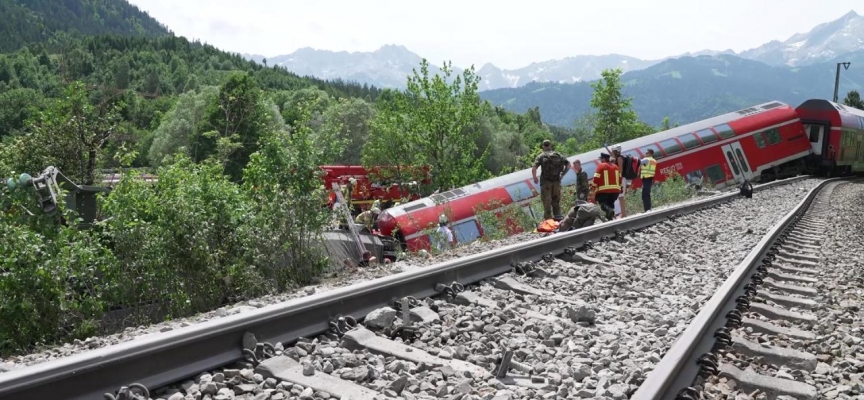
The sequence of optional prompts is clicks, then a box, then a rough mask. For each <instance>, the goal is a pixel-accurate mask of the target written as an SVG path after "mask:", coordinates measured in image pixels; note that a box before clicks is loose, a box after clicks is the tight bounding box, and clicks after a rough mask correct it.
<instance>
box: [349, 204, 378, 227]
mask: <svg viewBox="0 0 864 400" xmlns="http://www.w3.org/2000/svg"><path fill="white" fill-rule="evenodd" d="M378 214H381V209H379V208H377V207H373V208H371V209H369V210H366V211H363V212H362V213H360V214H359V215H357V218H354V222H355V223H356V224H359V225H363V229H362V231H363V232H365V233H372V227H373V226H374V225H375V221H377V220H378Z"/></svg>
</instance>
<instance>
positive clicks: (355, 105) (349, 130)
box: [315, 99, 375, 165]
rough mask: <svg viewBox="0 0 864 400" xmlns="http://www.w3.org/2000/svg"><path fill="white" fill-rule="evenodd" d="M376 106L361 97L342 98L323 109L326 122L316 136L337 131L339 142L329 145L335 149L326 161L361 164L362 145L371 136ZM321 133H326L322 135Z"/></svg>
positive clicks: (319, 140)
mask: <svg viewBox="0 0 864 400" xmlns="http://www.w3.org/2000/svg"><path fill="white" fill-rule="evenodd" d="M374 117H375V109H374V108H373V107H372V105H371V104H369V103H368V102H366V101H365V100H362V99H342V100H339V101H338V102H333V103H331V104H330V107H328V108H327V110H326V111H324V114H323V118H322V119H323V124H321V126H320V127H319V128H318V129H319V131H318V132H316V135H315V138H316V140H315V141H316V142H321V141H322V139H324V138H326V137H327V135H328V134H334V135H335V138H336V140H338V142H336V143H333V146H329V148H330V149H331V150H332V151H333V152H334V153H335V154H334V155H333V157H328V159H327V160H326V162H328V163H335V164H340V165H360V163H361V153H360V151H359V150H360V149H362V148H363V146H364V145H365V144H366V141H367V140H369V131H370V129H371V122H372V119H373V118H374ZM321 133H324V134H323V135H322V134H321Z"/></svg>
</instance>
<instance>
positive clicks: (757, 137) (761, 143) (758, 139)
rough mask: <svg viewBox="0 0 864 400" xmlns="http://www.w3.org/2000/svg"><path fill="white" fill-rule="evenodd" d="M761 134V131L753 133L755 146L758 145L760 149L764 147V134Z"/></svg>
mask: <svg viewBox="0 0 864 400" xmlns="http://www.w3.org/2000/svg"><path fill="white" fill-rule="evenodd" d="M762 135H763V133H762V132H756V134H755V135H753V140H755V141H756V147H758V148H760V149H764V148H765V136H762Z"/></svg>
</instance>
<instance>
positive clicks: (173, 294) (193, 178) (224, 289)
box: [102, 156, 264, 323]
mask: <svg viewBox="0 0 864 400" xmlns="http://www.w3.org/2000/svg"><path fill="white" fill-rule="evenodd" d="M222 171H223V170H222V167H221V166H219V165H216V164H214V163H203V164H195V163H193V162H191V160H189V159H188V158H186V157H182V156H181V157H180V158H179V159H178V161H177V162H176V163H175V164H172V165H170V166H166V167H164V168H160V169H159V170H158V172H157V173H158V176H159V180H158V182H157V183H156V184H155V185H153V184H148V183H145V182H143V181H140V180H136V179H135V177H134V176H133V175H131V174H130V175H127V176H124V179H123V180H122V181H121V182H120V183H119V184H118V185H117V187H116V188H115V189H114V190H113V191H112V192H111V194H110V195H109V196H108V197H107V199H106V200H105V201H104V203H103V204H102V210H103V212H104V213H105V214H106V216H107V217H108V220H107V221H106V222H105V225H106V227H105V228H106V229H105V230H106V234H107V235H108V237H109V238H110V240H111V242H112V244H113V250H114V254H115V255H116V257H117V261H118V262H117V265H116V276H117V277H118V279H119V280H120V281H121V282H126V283H128V284H125V285H122V287H121V288H120V292H119V293H118V298H117V301H118V302H120V303H121V304H123V305H125V306H132V307H136V306H141V305H144V304H149V305H150V307H149V308H147V310H146V311H144V310H145V308H140V310H141V311H142V313H136V314H135V315H133V317H135V319H138V320H140V321H136V323H143V322H150V321H153V320H155V319H157V318H161V317H163V316H179V315H187V314H189V313H193V312H199V311H205V310H210V309H212V308H214V307H218V306H220V305H222V304H224V303H226V302H228V301H232V300H236V299H238V298H244V297H248V296H250V295H254V294H259V293H262V292H263V291H264V288H263V287H262V283H261V281H260V279H257V277H256V275H255V271H254V268H251V266H250V265H249V263H248V260H247V258H246V252H245V250H244V244H245V242H246V241H245V240H244V238H243V236H242V232H243V229H242V228H243V224H244V223H246V222H247V221H249V220H250V219H252V217H253V216H252V214H251V212H252V210H251V208H250V203H249V201H248V199H247V197H246V196H245V194H244V193H243V192H242V191H241V190H240V187H239V186H238V185H236V184H233V183H231V182H230V181H229V179H228V178H227V177H226V176H225V175H224V174H223V173H222Z"/></svg>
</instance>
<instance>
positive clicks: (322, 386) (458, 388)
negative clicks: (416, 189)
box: [0, 178, 824, 400]
mask: <svg viewBox="0 0 864 400" xmlns="http://www.w3.org/2000/svg"><path fill="white" fill-rule="evenodd" d="M800 180H801V178H794V179H791V180H786V181H779V182H773V183H771V184H766V185H762V186H760V187H757V190H758V193H767V192H768V191H767V190H768V189H776V190H782V189H784V186H783V185H786V184H789V183H796V182H799V181H800ZM804 182H811V181H804ZM821 185H824V184H820V186H821ZM811 186H812V185H811ZM790 189H791V188H790ZM796 190H798V189H797V188H796ZM798 191H799V192H800V190H798ZM791 193H792V191H788V193H785V194H784V195H783V196H778V198H779V199H780V200H782V199H783V198H784V197H785V198H787V200H788V197H789V195H790V194H791ZM758 196H759V195H758V194H757V196H756V197H757V198H758ZM736 197H737V194H730V195H723V196H715V197H712V198H708V199H706V200H703V201H700V202H696V203H690V204H685V205H683V206H680V207H675V208H670V209H667V210H662V211H657V212H652V213H648V214H644V215H640V216H635V217H631V218H628V219H625V220H622V221H618V222H614V223H607V224H601V225H598V226H593V227H590V228H587V229H583V230H579V231H576V232H569V233H563V234H557V235H553V236H551V237H548V238H544V239H538V240H533V241H530V242H527V243H523V244H519V245H513V246H508V247H505V248H502V249H498V250H496V251H493V252H487V253H483V254H478V255H475V256H471V257H466V258H464V259H461V260H456V261H452V262H447V263H443V264H440V265H436V266H433V267H428V268H425V269H422V270H418V271H412V272H409V273H404V274H400V275H395V276H390V277H385V278H381V279H378V280H375V281H371V282H365V283H361V284H359V285H356V286H352V287H349V288H344V289H339V290H334V291H332V292H326V293H322V294H319V295H313V296H310V297H306V298H303V299H299V300H296V301H291V302H287V303H283V304H276V305H272V306H269V307H265V308H263V309H260V310H257V311H254V312H251V313H248V314H242V315H235V316H230V317H226V318H223V319H220V320H215V321H210V322H207V323H203V324H199V325H195V326H191V327H188V328H186V329H181V330H177V331H173V332H168V333H165V334H164V335H159V336H154V337H150V338H143V339H140V340H137V341H134V342H127V343H122V344H119V345H114V346H111V347H107V348H103V349H97V350H94V351H92V352H88V353H83V354H78V355H74V356H71V357H67V358H64V359H60V360H55V361H51V362H47V363H43V364H38V365H34V366H31V367H27V368H22V369H18V370H13V371H10V372H7V373H4V374H0V399H6V398H10V399H11V398H39V399H41V398H46V399H47V398H68V399H84V398H90V399H93V398H101V397H102V394H103V393H106V392H109V393H117V392H116V391H117V389H118V388H120V387H121V386H124V385H129V387H133V385H132V384H133V383H138V384H140V386H141V387H149V388H159V387H164V386H165V385H168V384H171V383H174V382H181V383H180V384H179V385H180V386H179V387H175V388H172V389H169V390H168V391H165V392H164V393H162V394H160V396H162V397H161V398H165V399H171V400H179V399H183V398H196V399H200V398H207V397H209V398H212V399H214V400H215V399H231V398H250V399H253V398H254V399H259V398H260V399H267V398H272V399H275V400H279V399H287V398H301V399H312V398H331V397H337V398H351V399H367V398H368V399H372V398H395V397H399V396H401V397H402V398H406V399H409V398H441V397H443V398H454V399H456V398H458V399H469V398H477V399H479V398H496V399H499V398H500V399H504V398H532V396H535V395H537V394H538V393H541V394H542V398H558V397H562V398H569V397H573V396H576V397H585V396H586V395H588V394H589V393H588V390H589V389H593V390H592V391H591V392H590V393H591V396H589V397H593V396H594V395H595V394H597V393H598V391H599V393H600V394H601V395H609V397H613V398H625V397H626V396H628V395H629V394H630V393H632V390H633V389H634V388H635V386H636V384H637V383H642V381H644V380H645V377H644V375H641V374H638V373H634V374H630V375H628V376H623V377H619V376H616V374H620V371H618V372H616V371H614V368H607V367H610V365H612V364H613V363H614V362H616V361H615V360H623V359H626V357H627V354H626V350H622V349H624V348H626V346H614V345H610V346H606V345H607V344H609V342H610V341H611V340H612V339H613V338H610V337H609V335H611V334H610V333H608V332H606V331H604V330H603V329H599V328H598V325H597V324H596V321H595V320H596V319H597V318H598V317H600V318H610V316H612V315H613V314H621V315H624V316H625V317H626V318H621V319H619V320H616V321H615V323H614V326H620V325H621V324H625V325H626V324H627V323H632V322H634V321H636V323H637V324H638V321H640V320H641V319H640V318H639V317H638V316H637V315H639V314H643V313H645V309H644V307H643V308H640V307H634V306H632V304H630V305H627V304H621V303H620V302H619V303H617V304H616V303H615V302H610V301H608V292H609V291H610V290H614V287H612V286H614V285H615V284H616V281H609V282H606V283H608V284H609V285H612V286H609V287H601V288H600V289H599V290H596V292H597V293H590V295H585V293H582V295H585V296H583V297H582V298H580V297H579V296H580V293H579V292H580V291H579V290H577V289H578V287H579V286H580V285H582V286H584V285H586V284H587V283H588V282H589V281H591V280H592V279H596V277H595V278H592V277H591V276H590V274H589V275H582V276H580V275H578V274H577V275H572V272H573V271H572V270H573V268H568V265H567V263H568V262H583V263H587V264H589V265H591V266H594V267H595V268H598V269H602V268H614V267H615V266H614V265H613V264H611V263H609V262H608V258H609V257H608V255H604V254H594V256H596V257H589V256H586V255H585V254H583V253H582V252H580V251H585V253H587V254H589V255H590V254H591V253H592V251H593V250H591V247H592V244H591V241H592V240H593V241H597V240H601V238H606V239H612V240H618V241H623V242H626V241H628V240H630V239H629V238H630V237H635V238H637V239H638V238H639V236H640V235H647V234H657V233H660V234H661V235H662V234H663V228H662V226H663V224H674V220H675V219H676V218H686V217H685V215H687V214H689V213H693V212H696V211H699V210H705V209H709V208H718V207H725V206H724V204H725V203H727V202H729V201H731V200H733V199H735V198H736ZM808 198H809V195H808ZM709 212H710V211H709ZM669 221H672V222H669ZM718 222H720V221H718ZM744 222H745V225H746V221H744ZM772 222H773V221H772ZM658 223H659V225H658V226H659V227H655V228H651V229H660V231H654V232H649V233H645V232H634V231H635V230H638V229H642V228H646V227H650V226H652V225H655V224H658ZM666 231H667V232H668V228H667V229H666ZM627 233H631V235H627ZM708 236H712V235H711V234H709V235H708ZM713 236H714V237H715V238H716V236H717V235H716V234H714V235H713ZM706 240H708V241H712V239H710V238H708V239H706ZM598 247H600V245H598ZM656 255H657V254H653V255H651V256H652V257H653V256H656ZM659 255H660V256H662V255H663V254H659ZM667 255H668V254H667ZM679 261H681V260H679ZM687 261H688V260H684V261H683V262H687ZM689 261H692V260H689ZM538 266H539V268H538ZM511 270H515V272H516V273H515V274H510V275H506V276H503V277H499V276H500V275H502V274H507V273H508V272H511ZM736 272H737V270H736ZM639 273H640V271H636V270H634V271H630V272H629V274H630V275H631V276H638V275H639ZM493 277H497V278H495V279H491V280H490V278H493ZM478 282H481V284H480V285H479V286H477V287H475V288H473V289H472V290H468V291H466V290H465V285H471V284H476V283H478ZM561 282H565V283H568V282H569V283H568V284H561ZM606 283H604V284H606ZM607 286H608V285H607ZM595 289H596V288H595ZM604 290H605V292H604ZM604 295H606V296H607V298H606V299H605V300H607V301H602V299H599V298H601V297H602V296H604ZM433 296H434V297H436V299H435V300H432V299H430V298H431V297H433ZM418 299H423V300H418ZM394 300H395V301H394ZM712 301H713V299H712ZM630 303H632V301H631V302H630ZM628 304H629V303H628ZM711 304H712V303H711V302H709V303H708V305H711ZM696 307H697V309H698V304H697V305H696ZM491 310H496V312H495V313H493V314H495V315H491V314H490V313H492V311H491ZM370 313H371V314H370ZM703 313H704V311H703ZM367 314H370V315H368V316H367ZM700 315H702V314H701V313H700ZM342 316H345V317H342ZM350 316H356V317H360V316H366V321H365V322H366V324H367V325H369V326H370V328H371V329H367V328H365V327H362V326H357V323H356V320H355V319H354V318H352V317H350ZM328 317H329V320H328ZM642 319H644V315H643V318H642ZM697 320H698V316H697ZM490 321H491V322H490ZM628 321H629V322H628ZM660 321H661V325H663V326H665V328H664V327H660V328H656V329H655V330H654V331H653V332H651V333H652V334H653V335H654V336H655V337H664V336H665V337H667V339H666V341H667V342H671V339H674V335H675V333H677V332H680V330H683V327H684V325H681V324H677V325H676V324H674V323H672V324H670V323H668V322H667V321H666V320H663V318H660ZM606 322H607V323H606V324H605V325H606V326H613V324H611V323H608V322H609V321H608V320H607V321H606ZM376 328H377V329H376ZM517 328H518V329H517ZM604 329H606V328H604ZM664 329H665V331H664ZM577 331H578V333H579V336H578V337H581V338H582V339H583V340H584V341H574V340H573V338H575V337H577V336H576V333H577ZM322 333H323V334H322ZM511 334H512V335H511ZM685 334H686V332H685ZM511 336H512V337H511ZM306 338H315V339H306ZM484 338H485V339H484ZM298 339H299V340H298ZM662 341H663V340H659V341H658V342H662ZM269 343H273V344H274V345H270V344H269ZM406 343H410V345H409V344H406ZM526 343H527V344H529V345H530V346H527V347H526ZM598 343H600V344H602V346H600V345H597V344H598ZM285 344H293V346H292V347H288V348H284V347H283V346H284V345H285ZM668 345H671V343H668V344H666V345H665V346H666V348H668ZM598 346H599V347H602V349H601V350H600V351H599V353H597V352H594V351H593V350H592V349H593V348H594V347H598ZM643 346H644V345H643ZM649 347H650V346H649ZM526 348H530V349H531V351H532V354H528V353H526ZM561 348H565V349H567V351H568V352H569V354H567V355H566V356H567V357H568V364H567V368H561V365H552V364H554V363H552V362H550V361H554V359H555V358H556V356H558V355H561V354H558V353H560V351H561V350H560V349H561ZM648 350H655V351H652V352H650V354H649V356H648V358H647V359H646V360H647V361H645V362H647V363H656V362H657V361H659V360H660V359H659V357H660V355H661V354H662V353H663V352H664V351H665V348H664V346H663V345H661V346H658V347H657V348H655V349H651V348H649V349H648ZM594 353H597V354H600V355H602V356H603V357H604V358H603V359H596V358H591V357H588V356H587V355H592V354H594ZM580 355H584V356H580ZM244 358H245V360H244ZM298 360H300V361H298ZM526 360H527V361H530V362H529V363H526V362H525V361H526ZM224 366H229V367H228V368H227V369H224V370H220V372H217V373H214V374H210V373H202V371H211V370H213V369H215V368H219V367H224ZM553 367H554V368H553ZM604 371H605V372H604ZM601 372H603V373H604V374H603V376H599V378H598V379H595V378H596V377H598V373H601ZM196 374H197V375H196ZM418 376H419V377H420V378H418ZM187 378H194V380H186V381H183V379H187ZM577 378H578V379H577ZM585 379H589V381H588V382H589V383H590V384H585V385H583V384H582V382H583V381H584V380H585ZM612 381H615V382H617V381H621V382H623V383H622V384H621V385H625V386H616V387H613V386H612V385H611V384H610V382H612ZM627 382H629V383H627ZM574 383H579V384H580V385H579V386H580V387H581V389H579V388H576V385H575V384H574ZM508 384H510V385H511V386H507V385H508ZM626 385H629V386H626ZM478 387H479V388H480V389H483V390H477V388H478ZM180 388H182V392H181V389H180ZM510 388H513V389H510ZM562 388H563V389H562ZM598 388H599V389H598ZM562 390H563V391H562ZM580 390H581V391H580ZM134 391H135V390H132V391H131V392H134ZM131 392H130V390H128V388H124V389H121V390H120V393H118V394H117V397H118V398H124V397H126V398H132V397H129V396H131V394H129V393H131ZM183 392H186V393H187V395H186V396H184V395H183ZM191 393H197V396H196V395H193V394H191ZM189 396H192V397H189ZM556 396H557V397H556Z"/></svg>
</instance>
